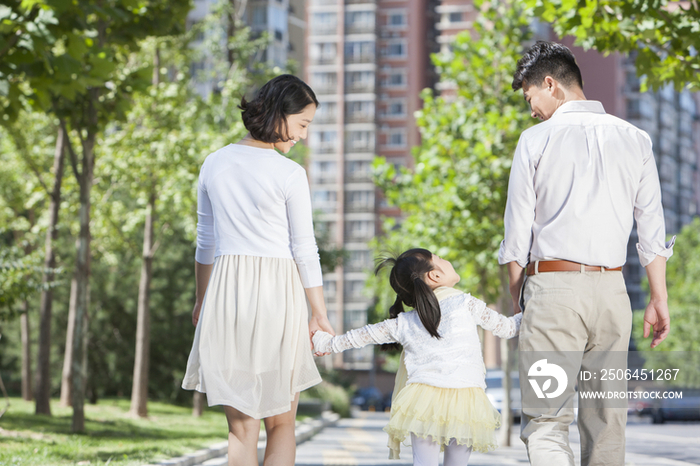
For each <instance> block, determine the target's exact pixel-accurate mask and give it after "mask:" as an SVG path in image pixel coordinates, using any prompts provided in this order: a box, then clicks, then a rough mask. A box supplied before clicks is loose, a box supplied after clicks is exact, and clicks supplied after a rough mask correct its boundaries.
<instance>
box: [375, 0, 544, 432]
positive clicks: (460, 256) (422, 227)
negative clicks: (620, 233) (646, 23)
mask: <svg viewBox="0 0 700 466" xmlns="http://www.w3.org/2000/svg"><path fill="white" fill-rule="evenodd" d="M475 6H476V7H477V8H478V9H480V10H481V13H480V14H479V16H478V17H477V20H476V21H475V23H474V28H473V32H469V31H465V32H462V33H460V34H459V35H458V36H457V37H456V38H455V41H454V42H453V43H452V44H451V45H452V53H451V54H449V55H438V56H434V57H433V62H434V63H435V66H436V67H437V70H438V73H439V75H440V79H441V80H442V81H443V82H447V83H451V84H452V85H453V88H454V93H453V94H451V93H450V94H447V95H445V96H442V97H436V96H435V95H434V92H433V91H431V90H426V91H423V93H422V97H423V99H424V106H423V110H421V111H420V112H418V116H417V124H418V127H419V129H420V131H421V136H422V143H421V146H419V147H417V148H415V149H414V156H415V168H414V169H413V170H407V169H401V170H400V171H397V170H396V169H395V168H394V167H393V166H392V165H390V164H388V163H387V162H386V161H380V162H379V163H376V164H375V172H376V174H377V182H378V184H379V186H380V187H381V188H382V189H383V190H384V193H385V195H386V196H387V199H388V201H389V202H390V203H391V204H393V205H396V206H398V207H400V208H401V211H402V212H403V214H404V215H405V218H404V219H403V221H402V222H401V223H400V225H399V224H397V222H396V221H395V220H391V219H390V220H389V221H388V222H387V224H386V225H385V230H386V231H387V232H388V234H387V236H388V244H390V245H391V244H393V245H397V244H400V245H402V246H410V247H417V246H423V247H426V248H427V249H430V250H432V251H433V252H435V253H436V254H439V255H440V256H442V257H444V258H446V259H448V260H450V261H451V262H453V264H454V265H455V268H456V270H458V272H460V275H461V276H462V277H463V282H462V283H463V286H464V283H465V282H466V287H467V288H476V290H477V292H478V294H479V295H480V296H481V297H482V298H483V299H484V300H485V301H487V302H495V301H496V300H498V299H499V298H500V303H501V305H500V306H499V307H500V309H501V312H504V313H510V312H509V311H510V309H511V307H512V306H511V304H510V302H511V300H510V295H509V293H508V284H507V275H506V274H505V273H504V270H503V268H500V267H498V262H497V253H498V249H499V245H500V241H501V238H502V237H503V212H504V211H505V201H506V193H507V183H508V175H509V168H510V164H511V159H512V154H513V152H514V150H515V146H516V144H517V141H518V138H519V136H520V133H521V132H522V131H523V130H524V129H526V128H527V127H528V126H530V125H531V124H532V122H533V120H532V119H531V118H530V111H529V109H528V108H527V104H526V103H525V102H524V101H523V99H522V96H520V95H519V94H517V93H515V92H513V91H512V89H511V82H512V73H513V71H514V70H515V67H516V62H517V60H518V59H519V58H520V54H521V51H522V47H523V45H522V44H523V43H525V42H526V41H527V39H528V38H529V36H530V33H529V25H528V24H529V23H528V21H529V19H530V17H529V16H528V15H527V14H526V12H525V11H523V8H522V7H521V6H519V4H518V3H517V2H516V1H515V0H508V1H504V2H491V3H489V2H485V1H478V2H475ZM504 359H505V364H506V368H509V367H510V361H509V359H508V352H506V353H505V355H504ZM505 373H506V379H507V380H506V384H509V382H510V380H509V374H510V371H509V370H506V371H505ZM504 387H505V392H506V393H507V394H508V393H509V389H508V387H509V385H504ZM503 411H504V421H505V426H506V428H505V429H504V431H506V432H509V431H510V430H509V428H508V427H509V426H510V424H509V423H508V419H509V416H507V414H508V413H509V412H510V410H507V406H506V407H505V408H504V410H503ZM504 440H505V441H506V442H507V441H508V438H506V439H504Z"/></svg>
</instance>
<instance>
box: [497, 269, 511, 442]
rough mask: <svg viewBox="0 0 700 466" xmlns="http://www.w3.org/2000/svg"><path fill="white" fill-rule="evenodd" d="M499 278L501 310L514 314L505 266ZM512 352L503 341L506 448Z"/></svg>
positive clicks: (502, 361) (502, 411)
mask: <svg viewBox="0 0 700 466" xmlns="http://www.w3.org/2000/svg"><path fill="white" fill-rule="evenodd" d="M499 278H500V279H501V299H500V301H501V302H500V306H499V307H500V308H501V309H500V310H501V313H502V314H503V315H505V316H511V315H512V314H513V309H512V308H513V306H512V304H511V303H512V299H511V297H510V290H509V287H508V274H507V273H506V269H505V267H504V266H501V267H500V269H499ZM512 359H513V358H512V351H511V348H510V339H507V338H502V339H501V369H502V370H503V404H502V405H501V438H500V441H499V444H500V445H502V446H504V447H509V446H510V431H511V429H512V427H513V411H512V409H511V406H512V402H511V401H512V400H511V396H510V395H511V393H510V392H511V389H512V387H513V381H512V379H511V376H510V372H511V370H512V368H511V366H512V363H511V361H512Z"/></svg>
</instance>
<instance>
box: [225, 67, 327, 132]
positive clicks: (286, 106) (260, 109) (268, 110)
mask: <svg viewBox="0 0 700 466" xmlns="http://www.w3.org/2000/svg"><path fill="white" fill-rule="evenodd" d="M310 104H314V105H316V106H317V107H318V99H316V94H314V91H312V90H311V88H310V87H309V85H308V84H306V83H305V82H304V81H302V80H301V79H299V78H297V77H296V76H293V75H291V74H282V75H279V76H277V77H275V78H272V79H271V80H269V81H268V82H267V83H266V84H265V85H264V86H263V87H261V88H260V90H259V91H258V93H257V94H256V95H255V98H254V99H253V100H251V101H250V102H249V101H247V100H246V99H245V97H243V98H242V99H241V105H239V106H238V108H240V109H241V110H243V112H242V114H241V116H242V118H243V124H244V125H245V127H246V129H247V130H248V131H249V132H250V135H251V136H252V137H253V139H256V140H258V141H262V142H270V143H275V142H280V141H282V142H286V141H289V134H288V131H289V130H288V128H287V117H288V116H289V115H296V114H298V113H301V112H303V111H304V109H305V108H306V107H307V106H308V105H310Z"/></svg>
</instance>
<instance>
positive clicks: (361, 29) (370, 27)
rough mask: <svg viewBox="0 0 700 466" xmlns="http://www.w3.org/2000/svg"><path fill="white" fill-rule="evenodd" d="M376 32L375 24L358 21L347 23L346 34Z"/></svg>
mask: <svg viewBox="0 0 700 466" xmlns="http://www.w3.org/2000/svg"><path fill="white" fill-rule="evenodd" d="M375 32H376V28H375V26H374V24H368V23H364V24H363V23H358V24H346V25H345V34H374V33H375Z"/></svg>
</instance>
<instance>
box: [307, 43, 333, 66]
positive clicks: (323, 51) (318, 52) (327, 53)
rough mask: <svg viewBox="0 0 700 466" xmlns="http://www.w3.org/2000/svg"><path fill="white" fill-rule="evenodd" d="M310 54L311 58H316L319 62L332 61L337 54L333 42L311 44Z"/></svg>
mask: <svg viewBox="0 0 700 466" xmlns="http://www.w3.org/2000/svg"><path fill="white" fill-rule="evenodd" d="M310 55H311V59H312V60H316V61H319V62H321V63H329V62H333V61H334V60H335V57H336V55H337V49H336V45H335V44H334V43H327V42H321V43H317V44H312V46H311V50H310Z"/></svg>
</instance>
